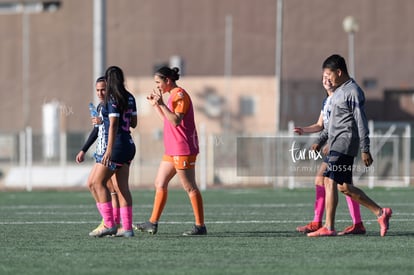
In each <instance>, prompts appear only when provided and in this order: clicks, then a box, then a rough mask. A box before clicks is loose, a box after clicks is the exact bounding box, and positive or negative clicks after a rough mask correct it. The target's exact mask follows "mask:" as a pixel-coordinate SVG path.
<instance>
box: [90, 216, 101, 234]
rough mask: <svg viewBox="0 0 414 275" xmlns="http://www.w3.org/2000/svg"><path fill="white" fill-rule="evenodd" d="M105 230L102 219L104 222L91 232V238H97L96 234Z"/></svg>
mask: <svg viewBox="0 0 414 275" xmlns="http://www.w3.org/2000/svg"><path fill="white" fill-rule="evenodd" d="M104 228H105V225H104V220H103V219H102V221H101V223H100V224H99V225H98V226H97V227H96V228H95V229H94V230H92V231H91V232H89V236H91V237H95V236H96V234H97V233H98V232H99V231H100V230H102V229H104Z"/></svg>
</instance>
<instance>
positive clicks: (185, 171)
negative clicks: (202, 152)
mask: <svg viewBox="0 0 414 275" xmlns="http://www.w3.org/2000/svg"><path fill="white" fill-rule="evenodd" d="M195 162H196V156H180V157H179V159H178V163H175V168H176V169H177V174H178V176H179V178H180V182H181V184H182V186H183V188H184V190H185V191H186V192H187V194H188V197H189V199H190V202H191V206H192V208H193V213H194V218H195V225H194V227H193V229H192V230H191V231H187V232H184V235H206V234H207V229H206V226H205V224H204V205H203V197H202V195H201V192H200V190H199V189H198V186H197V183H196V177H195Z"/></svg>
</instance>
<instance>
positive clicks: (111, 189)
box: [106, 174, 121, 225]
mask: <svg viewBox="0 0 414 275" xmlns="http://www.w3.org/2000/svg"><path fill="white" fill-rule="evenodd" d="M114 182H116V176H115V174H114V175H112V177H111V178H110V179H109V180H108V182H107V184H106V186H107V187H108V189H109V192H110V193H111V201H112V211H113V213H114V221H115V223H116V224H117V225H119V224H121V214H120V209H119V207H120V206H119V200H118V194H117V191H116V189H115V186H114Z"/></svg>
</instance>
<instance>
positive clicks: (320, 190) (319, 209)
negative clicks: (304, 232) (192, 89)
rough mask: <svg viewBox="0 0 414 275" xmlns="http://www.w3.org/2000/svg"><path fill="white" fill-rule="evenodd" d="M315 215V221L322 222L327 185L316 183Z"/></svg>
mask: <svg viewBox="0 0 414 275" xmlns="http://www.w3.org/2000/svg"><path fill="white" fill-rule="evenodd" d="M315 187H316V190H315V191H316V192H315V193H316V194H315V206H314V208H315V216H314V217H313V221H314V222H322V218H323V211H324V210H325V187H324V186H320V185H315Z"/></svg>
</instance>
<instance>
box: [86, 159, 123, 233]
mask: <svg viewBox="0 0 414 275" xmlns="http://www.w3.org/2000/svg"><path fill="white" fill-rule="evenodd" d="M112 174H113V171H111V170H110V169H108V167H105V166H104V165H102V164H98V165H97V167H96V172H95V174H94V177H93V179H92V180H91V181H92V184H93V188H94V189H95V192H96V200H97V201H96V202H97V207H98V210H99V212H100V213H101V216H102V218H103V219H104V229H103V230H101V231H99V232H98V233H97V234H95V235H93V236H96V237H102V236H105V235H112V234H115V233H116V230H117V228H116V225H115V222H114V218H113V211H112V202H111V194H110V192H109V190H108V187H107V186H106V183H107V181H108V180H109V179H110V178H111V176H112ZM91 233H92V232H91ZM91 236H92V235H91Z"/></svg>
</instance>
